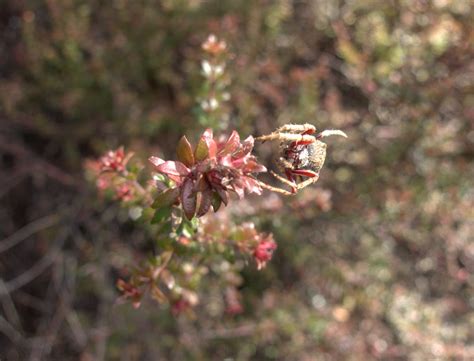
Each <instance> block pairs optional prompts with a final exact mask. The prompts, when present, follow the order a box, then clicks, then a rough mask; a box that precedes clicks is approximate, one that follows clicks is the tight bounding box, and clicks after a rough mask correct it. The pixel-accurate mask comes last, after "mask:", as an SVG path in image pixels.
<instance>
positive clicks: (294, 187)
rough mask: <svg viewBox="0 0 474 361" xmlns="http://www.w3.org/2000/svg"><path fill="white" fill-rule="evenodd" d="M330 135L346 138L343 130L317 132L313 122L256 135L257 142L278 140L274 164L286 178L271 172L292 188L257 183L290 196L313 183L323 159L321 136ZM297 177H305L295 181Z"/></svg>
mask: <svg viewBox="0 0 474 361" xmlns="http://www.w3.org/2000/svg"><path fill="white" fill-rule="evenodd" d="M330 135H340V136H342V137H345V138H347V135H346V133H344V132H343V131H342V130H324V131H322V132H321V133H317V132H316V128H315V126H314V125H312V124H307V123H306V124H286V125H284V126H282V127H280V128H278V129H277V130H275V131H274V132H273V133H271V134H268V135H262V136H260V137H258V138H256V140H257V141H261V142H266V141H272V140H279V141H280V153H279V156H278V158H277V159H276V161H277V165H278V167H279V168H280V170H281V171H282V172H284V174H285V176H286V178H284V177H282V176H281V175H279V174H277V173H275V172H273V171H270V172H271V174H272V175H273V176H274V177H275V178H277V179H278V180H279V181H280V182H282V183H284V184H286V185H288V186H289V187H290V189H291V191H290V192H289V191H287V190H285V189H282V188H276V187H272V186H270V185H268V184H266V183H263V182H260V185H261V186H262V187H264V188H267V189H269V190H272V191H275V192H279V193H282V194H285V195H292V194H295V193H297V192H298V191H299V190H301V189H303V188H305V187H307V186H309V185H310V184H313V183H316V182H317V180H318V179H319V171H320V170H321V168H322V167H323V165H324V161H325V159H326V147H327V145H326V143H323V142H322V141H321V140H320V139H322V138H325V137H327V136H330ZM297 178H307V179H306V180H303V181H301V182H299V183H297Z"/></svg>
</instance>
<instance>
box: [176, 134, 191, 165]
mask: <svg viewBox="0 0 474 361" xmlns="http://www.w3.org/2000/svg"><path fill="white" fill-rule="evenodd" d="M176 153H177V155H178V160H179V161H181V162H182V163H184V164H185V165H187V166H188V167H192V166H193V164H194V154H193V148H192V147H191V144H190V143H189V141H188V139H187V138H186V136H184V135H183V136H182V137H181V139H180V140H179V143H178V148H177V150H176Z"/></svg>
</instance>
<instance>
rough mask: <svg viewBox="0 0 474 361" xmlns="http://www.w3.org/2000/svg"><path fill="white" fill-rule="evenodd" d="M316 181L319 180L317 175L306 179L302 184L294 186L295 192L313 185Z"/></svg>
mask: <svg viewBox="0 0 474 361" xmlns="http://www.w3.org/2000/svg"><path fill="white" fill-rule="evenodd" d="M318 179H319V174H317V175H316V176H315V177H313V178H309V179H306V180H305V181H304V182H301V183H298V184H297V185H296V190H297V191H299V190H301V189H303V188H305V187H307V186H309V185H311V184H314V183H316V182H317V181H318Z"/></svg>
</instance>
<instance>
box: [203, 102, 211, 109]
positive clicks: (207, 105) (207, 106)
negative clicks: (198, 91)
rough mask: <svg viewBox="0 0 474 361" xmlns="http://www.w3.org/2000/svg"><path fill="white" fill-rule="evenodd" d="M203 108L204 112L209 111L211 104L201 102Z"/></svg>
mask: <svg viewBox="0 0 474 361" xmlns="http://www.w3.org/2000/svg"><path fill="white" fill-rule="evenodd" d="M201 108H202V109H203V110H209V108H210V107H209V103H208V101H207V100H203V101H202V102H201Z"/></svg>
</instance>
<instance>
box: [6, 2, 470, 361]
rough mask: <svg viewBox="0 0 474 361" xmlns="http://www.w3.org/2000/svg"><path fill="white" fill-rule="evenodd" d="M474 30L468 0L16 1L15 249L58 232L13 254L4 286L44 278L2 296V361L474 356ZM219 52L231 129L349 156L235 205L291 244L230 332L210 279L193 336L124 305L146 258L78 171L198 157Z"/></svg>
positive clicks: (11, 190)
mask: <svg viewBox="0 0 474 361" xmlns="http://www.w3.org/2000/svg"><path fill="white" fill-rule="evenodd" d="M473 23H474V7H473V4H472V2H470V1H468V0H436V1H419V0H402V1H370V0H357V1H342V0H337V1H335V0H314V1H297V0H294V1H290V0H277V1H249V0H232V1H200V0H188V1H176V0H175V1H172V0H162V1H157V0H110V1H105V2H102V1H89V2H85V1H79V0H34V1H33V0H23V1H16V0H4V1H3V2H2V6H1V7H0V54H1V56H0V130H1V133H0V151H1V153H0V154H1V162H2V167H1V174H2V176H1V180H0V182H1V184H2V186H1V187H0V197H1V198H0V199H1V203H0V239H6V237H8V236H10V235H12V234H14V233H15V232H16V231H17V230H18V229H20V228H21V227H23V226H25V225H26V224H29V223H30V222H32V221H34V220H36V219H39V218H41V217H44V216H45V215H51V217H53V218H54V217H59V218H57V219H61V221H60V222H54V221H52V222H51V225H49V226H47V227H46V226H45V227H42V228H40V229H39V230H37V231H36V232H33V233H32V234H31V235H30V236H29V237H28V238H25V239H24V241H22V242H21V243H19V244H18V245H16V246H15V247H12V248H9V249H8V250H5V251H3V252H1V253H0V281H1V283H0V285H6V289H9V287H10V286H12V285H13V284H14V283H15V282H13V283H12V280H15V279H16V277H18V276H20V275H22V274H23V273H24V272H27V271H28V270H30V268H31V267H32V266H33V265H35V264H37V262H38V261H39V260H40V261H41V260H44V259H46V260H47V261H48V262H49V263H48V264H47V265H48V267H45V268H44V269H43V270H42V271H41V272H39V273H38V274H37V275H36V276H35V277H34V279H31V280H30V281H29V282H27V283H26V284H25V285H21V287H18V288H17V289H15V290H13V289H12V292H9V293H5V292H2V295H1V298H2V306H3V309H2V310H3V314H2V322H1V323H0V326H1V327H0V358H2V359H6V360H23V359H27V357H31V359H35V360H40V359H41V360H42V359H44V360H78V359H79V360H101V359H104V360H162V359H163V360H224V359H225V360H379V359H380V360H406V359H409V360H435V359H436V360H468V359H472V358H474V341H473V339H474V334H473V327H472V325H473V323H474V313H473V311H472V310H473V307H474V294H473V288H472V287H473V282H474V278H473V271H474V243H473V234H474V224H473V219H474V193H473V192H474V191H473V181H472V180H473V179H474V166H473V154H474V153H473V151H474V130H473V125H474V47H473V44H474V27H473ZM209 33H215V34H216V35H218V36H219V37H220V38H223V39H225V40H226V41H227V43H228V45H229V49H230V53H231V61H230V62H229V64H228V67H227V72H228V74H229V75H230V78H231V81H232V82H231V85H230V87H229V91H230V93H231V100H230V101H229V103H228V107H229V114H230V117H229V119H228V123H227V124H226V128H225V129H222V132H224V133H225V132H227V133H229V132H230V130H232V129H237V130H238V131H239V132H240V134H241V135H243V136H244V135H245V136H246V135H248V134H254V135H259V134H265V133H268V132H270V131H272V130H273V129H275V128H276V127H277V126H280V125H282V124H285V123H289V122H294V123H303V122H310V123H313V124H315V125H316V126H317V127H318V129H327V128H337V129H343V130H344V131H346V132H347V133H348V135H349V140H348V141H344V140H338V139H336V140H334V141H333V140H332V139H330V140H329V141H328V143H329V152H328V160H327V164H326V166H325V168H324V169H323V171H322V176H321V179H320V181H319V182H318V183H317V184H316V186H314V187H313V189H311V190H309V189H308V190H306V191H305V192H303V193H302V194H300V195H298V197H297V198H294V199H291V200H290V201H289V200H287V199H285V200H284V202H283V203H284V204H282V205H281V204H280V205H279V206H278V207H279V208H278V210H277V211H274V210H269V209H268V208H265V207H262V204H264V203H265V204H266V203H267V202H268V201H269V200H273V201H275V202H276V203H277V204H278V201H277V200H275V198H273V197H272V196H268V197H267V198H262V199H260V198H252V199H248V200H247V201H246V202H245V203H243V204H242V206H241V208H242V209H244V211H243V213H244V215H243V216H242V217H243V218H245V217H247V218H250V219H251V220H253V221H254V222H256V223H258V224H259V226H260V227H261V229H264V230H267V231H272V232H273V233H274V235H275V239H276V241H277V243H278V245H279V248H278V250H277V252H276V253H275V257H274V259H273V261H272V262H271V263H270V264H269V265H268V266H267V268H266V269H265V270H264V271H261V272H257V271H256V270H255V269H254V268H252V267H251V266H249V267H246V268H245V270H244V271H242V273H241V276H242V279H243V283H242V286H241V292H242V296H243V302H244V305H245V312H244V313H243V314H242V315H238V316H230V315H227V314H225V313H224V306H223V303H222V290H221V289H220V287H219V284H216V283H214V282H212V281H211V280H212V278H210V281H209V284H208V285H206V289H205V291H204V292H203V293H204V296H203V298H202V299H201V304H200V306H198V308H197V310H196V315H195V318H194V319H186V318H178V319H176V318H174V317H173V316H171V315H170V313H169V310H167V309H162V308H159V307H157V306H156V305H155V304H152V303H149V304H145V305H144V306H143V307H142V308H141V309H140V310H138V311H136V310H133V309H132V308H131V307H130V306H129V305H115V299H116V297H117V295H116V290H115V287H114V280H115V279H116V278H117V276H118V275H120V272H121V269H122V268H123V267H124V266H125V265H127V264H130V262H132V260H134V259H138V258H139V257H140V255H142V254H146V252H147V251H149V249H148V248H147V239H146V235H145V234H144V232H143V231H142V230H141V229H140V227H139V226H136V225H134V224H133V223H132V222H130V221H128V220H127V214H126V212H125V211H124V210H121V209H119V208H118V207H116V206H114V205H113V204H106V205H105V206H104V203H103V202H102V201H100V200H97V199H96V195H95V194H94V193H93V192H91V190H90V189H89V188H88V187H87V184H86V182H85V180H83V170H82V163H83V161H84V159H85V158H86V157H91V156H97V155H98V154H100V153H101V152H103V151H105V150H106V149H109V148H114V147H117V146H119V145H121V144H124V145H125V146H126V147H127V149H133V150H134V151H136V152H137V153H138V155H139V156H143V159H146V156H147V155H149V154H157V153H164V154H165V155H166V156H168V157H173V156H174V155H173V151H174V148H175V145H176V143H177V140H178V139H179V137H180V136H181V135H182V134H187V135H188V136H189V137H190V138H193V137H194V140H196V138H197V137H198V136H199V134H201V133H202V130H203V128H204V127H205V126H206V124H203V123H202V121H201V122H200V121H199V118H198V117H197V115H196V114H197V102H196V99H197V97H199V94H200V92H202V84H203V78H202V76H201V74H200V72H201V69H200V61H201V59H202V52H201V49H200V44H201V43H202V41H203V40H204V39H206V37H207V35H208V34H209ZM258 155H259V158H260V159H261V160H266V161H267V162H266V163H267V164H270V159H271V154H269V152H268V149H267V150H266V149H263V148H262V149H261V150H260V153H259V154H258ZM321 194H325V195H326V196H327V197H329V196H330V199H329V200H328V199H327V198H325V199H323V200H321ZM323 198H324V197H323ZM302 205H303V206H302ZM53 218H52V219H53ZM54 219H55V218H54ZM117 219H118V220H117ZM63 231H65V232H66V234H67V236H66V237H63V238H62V240H61V237H60V236H58V234H59V235H61V234H62V232H63ZM0 242H1V241H0ZM18 284H20V283H18ZM11 307H13V309H14V310H16V311H15V312H13V311H11V309H12V308H11ZM15 314H16V316H15Z"/></svg>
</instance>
